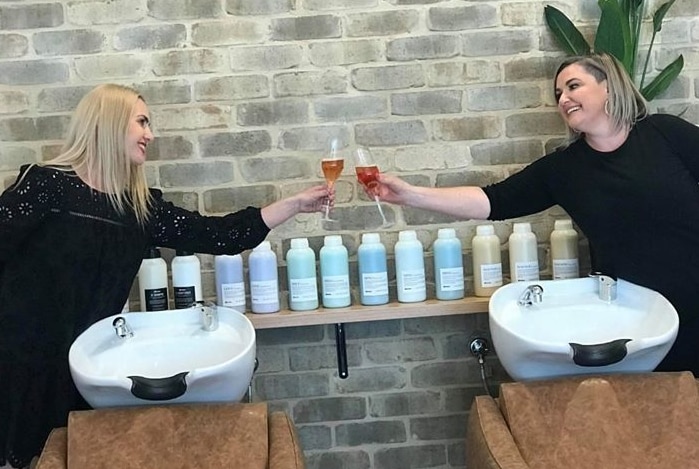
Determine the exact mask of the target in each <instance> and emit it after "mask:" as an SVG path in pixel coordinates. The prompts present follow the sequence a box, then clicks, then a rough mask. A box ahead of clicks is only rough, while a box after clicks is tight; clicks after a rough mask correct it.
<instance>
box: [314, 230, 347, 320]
mask: <svg viewBox="0 0 699 469" xmlns="http://www.w3.org/2000/svg"><path fill="white" fill-rule="evenodd" d="M320 278H321V285H322V292H323V306H324V307H326V308H343V307H345V306H349V305H350V303H351V302H352V300H351V297H350V286H349V256H348V254H347V248H346V247H345V246H343V245H342V236H339V235H331V236H326V237H325V238H324V243H323V247H322V248H320Z"/></svg>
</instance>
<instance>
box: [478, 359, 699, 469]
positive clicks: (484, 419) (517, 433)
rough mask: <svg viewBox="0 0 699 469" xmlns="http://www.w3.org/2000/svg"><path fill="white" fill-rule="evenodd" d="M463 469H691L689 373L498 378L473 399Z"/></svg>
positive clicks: (695, 428) (694, 418) (694, 420)
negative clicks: (495, 392)
mask: <svg viewBox="0 0 699 469" xmlns="http://www.w3.org/2000/svg"><path fill="white" fill-rule="evenodd" d="M466 462H467V467H468V468H469V469H544V468H545V469H551V468H563V467H565V468H571V469H588V468H589V469H593V468H594V469H599V468H604V469H622V468H623V469H628V468H633V469H651V468H652V469H678V468H685V469H686V468H699V391H698V386H697V381H696V380H695V378H694V376H693V375H692V374H691V373H689V372H682V373H642V374H618V375H597V376H579V377H569V378H563V379H556V380H546V381H531V382H516V383H506V384H502V385H501V386H500V396H499V397H498V398H497V399H493V398H491V397H489V396H478V397H476V398H475V400H474V402H473V404H472V407H471V412H470V415H469V420H468V429H467V433H466Z"/></svg>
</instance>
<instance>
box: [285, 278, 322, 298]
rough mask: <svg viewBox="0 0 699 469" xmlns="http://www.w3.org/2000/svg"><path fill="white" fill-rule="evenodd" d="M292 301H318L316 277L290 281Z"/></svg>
mask: <svg viewBox="0 0 699 469" xmlns="http://www.w3.org/2000/svg"><path fill="white" fill-rule="evenodd" d="M289 299H290V301H315V300H317V299H318V284H317V283H316V278H315V277H309V278H292V279H289Z"/></svg>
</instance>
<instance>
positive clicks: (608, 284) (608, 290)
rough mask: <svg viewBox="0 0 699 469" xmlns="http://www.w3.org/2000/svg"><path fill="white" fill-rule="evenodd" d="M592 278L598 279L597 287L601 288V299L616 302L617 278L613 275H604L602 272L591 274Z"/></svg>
mask: <svg viewBox="0 0 699 469" xmlns="http://www.w3.org/2000/svg"><path fill="white" fill-rule="evenodd" d="M589 276H590V277H595V278H597V285H598V287H599V298H600V300H602V301H614V300H616V282H617V279H616V277H612V276H611V275H606V274H603V273H602V272H590V274H589Z"/></svg>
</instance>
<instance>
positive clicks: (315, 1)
mask: <svg viewBox="0 0 699 469" xmlns="http://www.w3.org/2000/svg"><path fill="white" fill-rule="evenodd" d="M377 4H378V0H304V2H303V7H304V8H305V9H306V10H312V11H315V10H343V9H349V8H352V9H356V8H368V7H374V6H376V5H377Z"/></svg>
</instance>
